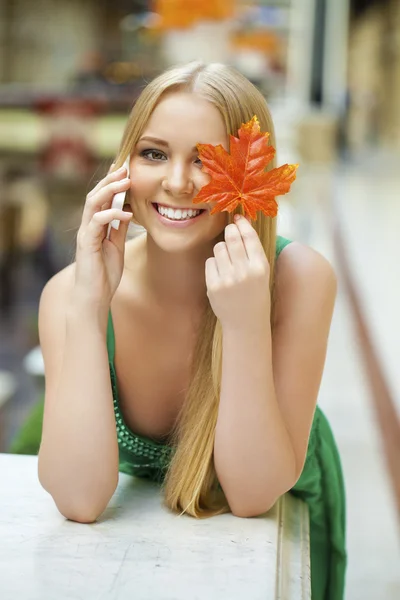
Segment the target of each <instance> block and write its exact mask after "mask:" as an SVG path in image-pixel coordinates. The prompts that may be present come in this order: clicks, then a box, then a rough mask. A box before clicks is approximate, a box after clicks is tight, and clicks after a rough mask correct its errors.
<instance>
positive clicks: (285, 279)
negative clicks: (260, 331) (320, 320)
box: [275, 242, 337, 324]
mask: <svg viewBox="0 0 400 600" xmlns="http://www.w3.org/2000/svg"><path fill="white" fill-rule="evenodd" d="M275 269H276V270H275V299H276V310H275V324H278V323H279V322H281V321H282V320H283V319H286V318H287V317H288V315H289V314H290V313H293V312H301V313H304V312H310V311H311V312H312V311H315V310H318V308H320V309H326V310H327V312H328V313H329V312H332V310H333V305H334V302H335V298H336V291H337V278H336V274H335V271H334V269H333V266H332V265H331V263H330V262H329V261H328V259H327V258H325V257H324V256H323V255H322V254H321V253H320V252H318V251H317V250H315V249H314V248H311V247H310V246H307V245H305V244H302V243H300V242H291V243H290V244H288V245H287V246H286V247H285V248H284V249H283V250H282V252H281V253H280V255H279V257H278V259H277V262H276V267H275Z"/></svg>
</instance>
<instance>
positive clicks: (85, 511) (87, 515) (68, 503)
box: [53, 493, 113, 525]
mask: <svg viewBox="0 0 400 600" xmlns="http://www.w3.org/2000/svg"><path fill="white" fill-rule="evenodd" d="M112 495H113V493H108V494H107V495H104V496H103V497H102V498H98V499H96V500H95V501H93V502H87V501H85V502H83V501H82V502H79V501H77V500H76V499H73V500H72V499H71V498H68V499H65V498H63V499H59V498H55V497H54V496H53V500H54V503H55V505H56V507H57V509H58V511H59V512H60V514H61V515H62V516H63V517H65V518H66V519H68V521H75V522H76V523H83V524H88V525H89V524H90V523H94V522H95V521H97V519H98V518H99V517H100V515H101V514H102V513H103V512H104V511H105V509H106V508H107V506H108V503H109V502H110V500H111V498H112Z"/></svg>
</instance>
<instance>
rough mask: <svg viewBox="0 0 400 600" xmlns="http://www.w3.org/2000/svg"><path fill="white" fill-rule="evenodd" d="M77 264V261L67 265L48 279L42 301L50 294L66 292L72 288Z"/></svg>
mask: <svg viewBox="0 0 400 600" xmlns="http://www.w3.org/2000/svg"><path fill="white" fill-rule="evenodd" d="M75 266H76V263H75V262H74V263H71V264H70V265H67V266H66V267H64V269H61V271H59V272H58V273H56V274H55V275H53V277H51V279H49V280H48V282H47V283H46V285H45V286H44V288H43V290H42V296H41V302H42V301H43V299H46V298H47V297H48V296H53V295H54V294H55V295H59V294H65V293H66V292H69V291H70V290H71V289H72V287H73V285H74V279H75Z"/></svg>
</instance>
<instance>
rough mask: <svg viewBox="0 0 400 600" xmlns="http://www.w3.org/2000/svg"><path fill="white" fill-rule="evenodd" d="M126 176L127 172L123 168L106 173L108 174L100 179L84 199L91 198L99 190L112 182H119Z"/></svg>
mask: <svg viewBox="0 0 400 600" xmlns="http://www.w3.org/2000/svg"><path fill="white" fill-rule="evenodd" d="M126 176H127V170H126V169H125V167H121V168H120V169H117V170H116V171H112V172H108V174H107V175H106V176H105V177H103V179H100V181H99V183H98V184H97V185H96V186H95V187H94V188H93V189H92V190H90V192H89V193H88V195H87V196H86V198H91V197H92V196H94V195H95V194H97V192H98V191H99V190H101V189H102V188H104V187H105V186H106V185H108V184H109V183H111V182H113V181H119V180H121V179H123V178H125V177H126Z"/></svg>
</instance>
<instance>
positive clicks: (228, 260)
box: [39, 63, 345, 600]
mask: <svg viewBox="0 0 400 600" xmlns="http://www.w3.org/2000/svg"><path fill="white" fill-rule="evenodd" d="M254 115H257V117H258V119H259V121H260V124H261V130H262V131H267V132H270V142H271V143H272V145H273V146H275V140H274V135H273V124H272V121H271V117H270V114H269V111H268V108H267V106H266V103H265V100H264V98H263V97H262V95H261V94H260V93H259V92H258V91H257V89H256V88H255V87H254V86H253V85H252V84H251V83H250V82H249V81H248V80H247V79H246V78H244V77H243V76H241V75H240V74H239V73H237V72H236V71H235V70H233V69H231V68H228V67H226V66H223V65H219V64H214V65H209V66H204V65H202V64H198V63H194V64H193V63H191V64H189V65H186V66H183V67H179V68H176V69H172V70H170V71H168V72H166V73H164V74H162V75H161V76H159V77H158V78H157V79H155V80H154V81H153V82H152V83H150V84H149V85H148V86H147V87H146V88H145V90H144V91H143V92H142V94H141V96H140V98H139V99H138V100H137V102H136V104H135V106H134V108H133V110H132V113H131V115H130V118H129V120H128V123H127V126H126V129H125V133H124V135H123V139H122V143H121V147H120V150H119V154H118V156H117V158H116V163H115V166H116V169H113V170H111V172H109V173H108V175H107V176H106V177H105V178H104V179H103V180H102V181H100V183H99V184H98V185H97V186H96V187H95V188H94V189H93V190H92V191H91V192H90V193H89V194H88V196H87V199H86V203H85V207H84V211H83V217H82V223H81V226H80V229H79V231H78V236H77V252H76V262H75V263H74V264H72V265H70V266H68V267H67V268H66V269H64V270H63V271H61V272H60V273H59V274H57V275H56V276H55V277H54V278H53V279H51V280H50V281H49V282H48V284H47V285H46V287H45V289H44V291H43V294H42V297H41V302H40V313H39V332H40V340H41V346H42V351H43V356H44V361H45V370H46V399H45V412H44V421H43V435H42V442H41V447H40V452H39V478H40V482H41V484H42V485H43V487H44V488H45V489H46V490H47V491H48V492H49V493H50V494H51V495H52V497H53V498H54V501H55V503H56V505H57V507H58V509H59V510H60V512H61V513H62V514H63V515H64V516H65V517H67V518H69V519H72V520H75V521H80V522H84V523H86V522H87V523H89V522H92V521H94V520H95V519H96V518H97V517H98V516H99V515H100V514H101V513H102V512H103V510H104V509H105V508H106V506H107V504H108V502H109V500H110V498H111V496H112V495H113V493H114V491H115V488H116V486H117V482H118V471H119V470H121V471H125V472H127V473H131V474H134V475H138V476H143V477H151V478H153V479H155V480H157V481H160V482H162V484H163V487H164V497H165V502H166V505H167V506H168V507H169V508H170V509H171V510H173V511H177V512H186V513H188V514H189V515H192V516H194V517H198V518H199V517H207V516H212V515H216V514H220V513H223V512H227V511H231V512H232V513H233V514H234V515H236V516H238V517H252V516H256V515H260V514H263V513H265V512H266V511H268V510H269V509H270V508H271V507H272V506H273V504H274V503H275V502H276V500H277V499H278V498H279V497H280V496H281V495H282V494H284V493H285V492H287V491H288V490H292V492H293V493H295V494H297V495H299V496H300V497H302V498H303V499H304V500H306V501H307V502H308V505H309V508H310V524H311V554H312V556H311V560H312V589H313V598H314V599H320V598H321V599H322V598H324V599H328V598H330V599H335V600H336V599H339V598H342V595H343V581H344V568H345V567H344V565H345V552H344V493H343V482H342V475H341V469H340V462H339V458H338V454H337V450H336V446H335V442H334V440H333V437H332V434H331V432H330V429H329V426H328V424H327V422H326V419H325V418H324V417H323V415H322V413H321V411H320V410H319V409H318V408H317V409H316V402H317V395H318V389H319V386H320V381H321V377H322V372H323V366H324V362H325V355H326V347H327V340H328V335H329V329H330V323H331V318H332V313H333V308H334V302H335V295H336V279H335V275H334V272H333V270H332V267H331V266H330V264H329V263H328V262H327V261H326V260H325V259H324V258H323V257H322V256H321V255H320V254H318V253H317V252H315V251H314V250H312V249H311V248H308V247H307V246H304V245H302V244H299V243H296V242H292V243H289V240H285V239H284V238H281V237H277V236H276V219H274V218H271V217H265V216H264V215H263V214H259V216H258V218H257V220H256V221H254V223H252V224H251V223H250V222H248V220H246V219H245V218H244V217H243V216H240V215H239V214H237V215H236V214H235V215H233V214H228V213H227V212H221V213H217V214H215V215H211V214H210V208H212V204H211V205H210V204H209V203H203V204H195V203H193V200H194V199H195V197H196V195H197V194H198V192H199V191H200V189H201V188H202V187H203V186H204V185H205V184H207V183H208V182H209V181H210V176H209V175H207V174H206V173H205V172H204V171H203V170H202V164H201V162H200V160H199V157H198V151H197V148H196V145H197V144H198V143H202V144H212V145H214V146H216V145H218V144H221V145H222V146H223V147H224V148H225V149H229V134H232V135H235V136H236V135H237V132H238V129H239V128H240V127H241V125H242V123H246V122H248V121H249V120H250V119H251V118H252V117H253V116H254ZM128 156H129V157H130V158H129V165H130V177H127V172H126V170H125V169H123V168H122V169H121V168H119V169H117V167H120V166H121V165H123V163H124V161H125V160H126V158H127V157H128ZM273 166H274V163H273V162H272V163H271V165H270V167H273ZM121 191H127V192H128V194H127V202H128V205H127V206H126V207H125V210H123V211H122V210H118V209H113V208H110V207H111V202H112V198H113V196H114V194H115V193H117V192H121ZM236 212H238V213H239V211H236ZM115 219H117V220H120V222H121V224H120V227H119V229H118V230H114V229H112V230H111V235H110V239H109V240H108V239H107V236H106V232H107V228H108V225H109V224H110V223H111V221H113V220H115ZM131 219H133V220H134V221H135V222H136V223H139V224H140V225H142V226H143V227H144V228H145V230H146V233H145V234H144V235H141V236H139V237H137V238H135V239H133V240H130V241H128V242H126V239H125V238H126V233H127V228H128V224H129V221H130V220H131ZM179 221H181V222H179ZM125 242H126V243H125ZM278 257H279V258H278ZM110 373H111V378H110ZM115 428H117V433H118V435H117V436H116V435H115Z"/></svg>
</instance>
